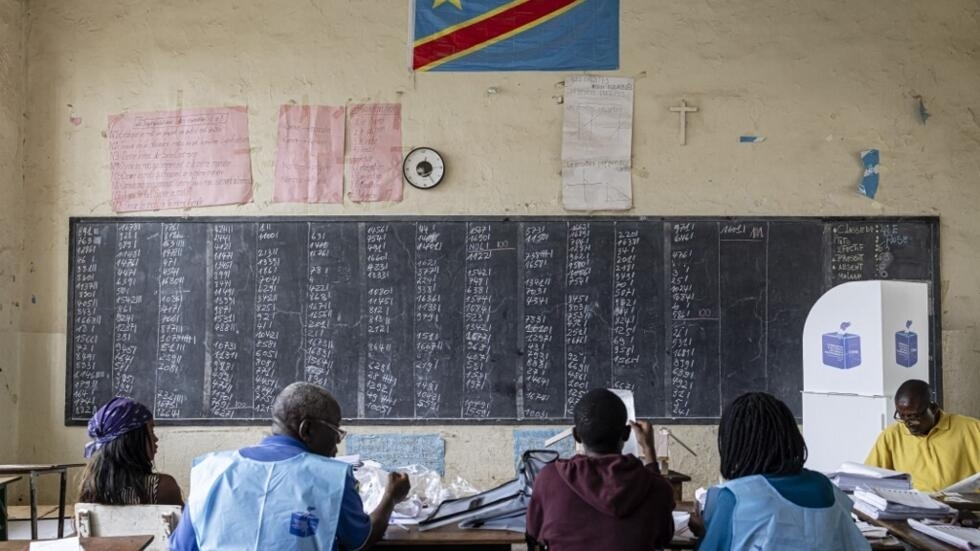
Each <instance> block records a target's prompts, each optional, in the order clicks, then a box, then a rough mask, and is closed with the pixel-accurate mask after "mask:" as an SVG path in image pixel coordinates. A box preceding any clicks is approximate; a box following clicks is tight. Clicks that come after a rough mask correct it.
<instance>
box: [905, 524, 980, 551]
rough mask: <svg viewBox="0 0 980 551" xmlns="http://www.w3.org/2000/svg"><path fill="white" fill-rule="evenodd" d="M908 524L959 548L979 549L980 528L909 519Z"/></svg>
mask: <svg viewBox="0 0 980 551" xmlns="http://www.w3.org/2000/svg"><path fill="white" fill-rule="evenodd" d="M908 522H909V526H911V527H912V528H914V529H916V530H917V531H919V532H922V533H923V534H928V535H930V536H932V537H934V538H936V539H937V540H940V541H944V542H946V543H948V544H950V545H952V546H953V547H958V548H960V549H966V550H968V551H969V550H970V549H980V530H977V529H976V528H965V527H963V526H953V525H950V524H931V523H927V522H919V521H917V520H914V519H909V521H908Z"/></svg>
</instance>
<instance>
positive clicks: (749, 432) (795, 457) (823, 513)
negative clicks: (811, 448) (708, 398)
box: [692, 392, 871, 551]
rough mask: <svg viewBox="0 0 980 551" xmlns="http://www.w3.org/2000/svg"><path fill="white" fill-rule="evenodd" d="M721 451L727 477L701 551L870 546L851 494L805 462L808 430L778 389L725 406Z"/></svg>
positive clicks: (717, 491) (713, 496) (845, 550)
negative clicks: (775, 393) (854, 515)
mask: <svg viewBox="0 0 980 551" xmlns="http://www.w3.org/2000/svg"><path fill="white" fill-rule="evenodd" d="M718 452H719V454H720V456H721V475H722V476H723V477H724V478H725V479H726V480H727V482H725V483H724V484H721V485H718V486H715V487H713V488H711V489H710V490H708V499H707V503H706V506H705V516H704V527H705V529H706V530H705V533H704V537H703V538H702V539H701V542H700V545H699V547H698V549H701V550H702V551H704V550H716V549H717V550H728V549H774V550H775V549H793V550H802V551H805V550H814V551H815V550H824V549H835V550H838V551H852V550H865V549H870V548H871V547H870V545H869V544H868V541H867V540H866V539H865V538H864V536H862V535H861V532H860V531H859V530H858V529H857V527H856V526H855V525H854V522H853V521H852V520H851V507H852V503H851V500H850V499H849V498H848V497H847V496H845V495H844V493H843V492H841V491H840V490H839V489H837V488H836V487H835V486H834V485H833V484H832V483H831V482H830V480H828V479H827V477H825V476H824V475H822V474H820V473H817V472H814V471H809V470H807V469H804V468H803V463H804V462H805V461H806V454H807V450H806V443H805V442H804V441H803V435H801V434H800V429H799V427H797V425H796V419H794V418H793V413H792V412H791V411H790V410H789V408H788V407H787V406H786V404H784V403H783V402H781V401H779V400H778V399H776V398H775V397H773V396H772V395H770V394H766V393H765V392H750V393H748V394H743V395H742V396H739V397H738V398H737V399H736V400H735V401H734V402H732V403H731V404H730V405H729V406H728V407H727V408H725V410H724V412H722V415H721V422H720V424H719V426H718ZM697 524H698V523H697V522H694V523H692V528H696V526H695V525H697Z"/></svg>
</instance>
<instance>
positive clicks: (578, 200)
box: [561, 76, 633, 210]
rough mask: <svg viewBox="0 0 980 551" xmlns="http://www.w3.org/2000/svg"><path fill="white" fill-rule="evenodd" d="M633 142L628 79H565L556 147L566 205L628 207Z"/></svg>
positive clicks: (603, 207) (590, 208) (569, 207)
mask: <svg viewBox="0 0 980 551" xmlns="http://www.w3.org/2000/svg"><path fill="white" fill-rule="evenodd" d="M632 142H633V79H631V78H613V77H591V76H583V77H571V78H568V79H567V80H565V119H564V121H563V123H562V147H561V158H562V170H561V180H562V202H563V204H564V206H565V208H566V209H568V210H626V209H629V208H632V206H633V190H632V183H631V178H630V154H631V150H632Z"/></svg>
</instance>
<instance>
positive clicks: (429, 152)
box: [402, 147, 446, 189]
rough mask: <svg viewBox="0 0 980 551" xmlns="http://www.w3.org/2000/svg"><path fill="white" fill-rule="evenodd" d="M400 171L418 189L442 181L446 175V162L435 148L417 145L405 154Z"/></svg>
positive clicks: (428, 187)
mask: <svg viewBox="0 0 980 551" xmlns="http://www.w3.org/2000/svg"><path fill="white" fill-rule="evenodd" d="M402 173H403V174H404V175H405V181H407V182H408V183H409V184H411V185H413V186H415V187H417V188H419V189H430V188H434V187H436V186H437V185H439V182H442V178H443V177H444V176H445V175H446V163H445V161H443V159H442V155H440V154H439V152H438V151H436V150H435V149H432V148H431V147H417V148H415V149H413V150H411V151H409V152H408V155H405V162H404V163H403V164H402Z"/></svg>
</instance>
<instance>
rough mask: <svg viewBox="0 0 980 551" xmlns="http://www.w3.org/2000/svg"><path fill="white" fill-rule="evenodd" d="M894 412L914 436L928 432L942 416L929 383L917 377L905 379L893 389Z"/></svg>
mask: <svg viewBox="0 0 980 551" xmlns="http://www.w3.org/2000/svg"><path fill="white" fill-rule="evenodd" d="M895 414H896V415H897V416H898V419H900V420H901V421H902V422H903V423H905V426H906V427H907V428H908V429H909V433H911V434H912V435H915V436H925V435H927V434H929V431H931V430H932V428H933V427H935V426H936V423H937V422H938V421H939V418H940V417H941V416H942V412H941V411H939V406H938V405H936V403H935V402H933V401H932V389H931V388H929V383H927V382H925V381H920V380H918V379H909V380H908V381H905V382H904V383H902V386H900V387H898V390H897V391H895Z"/></svg>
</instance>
